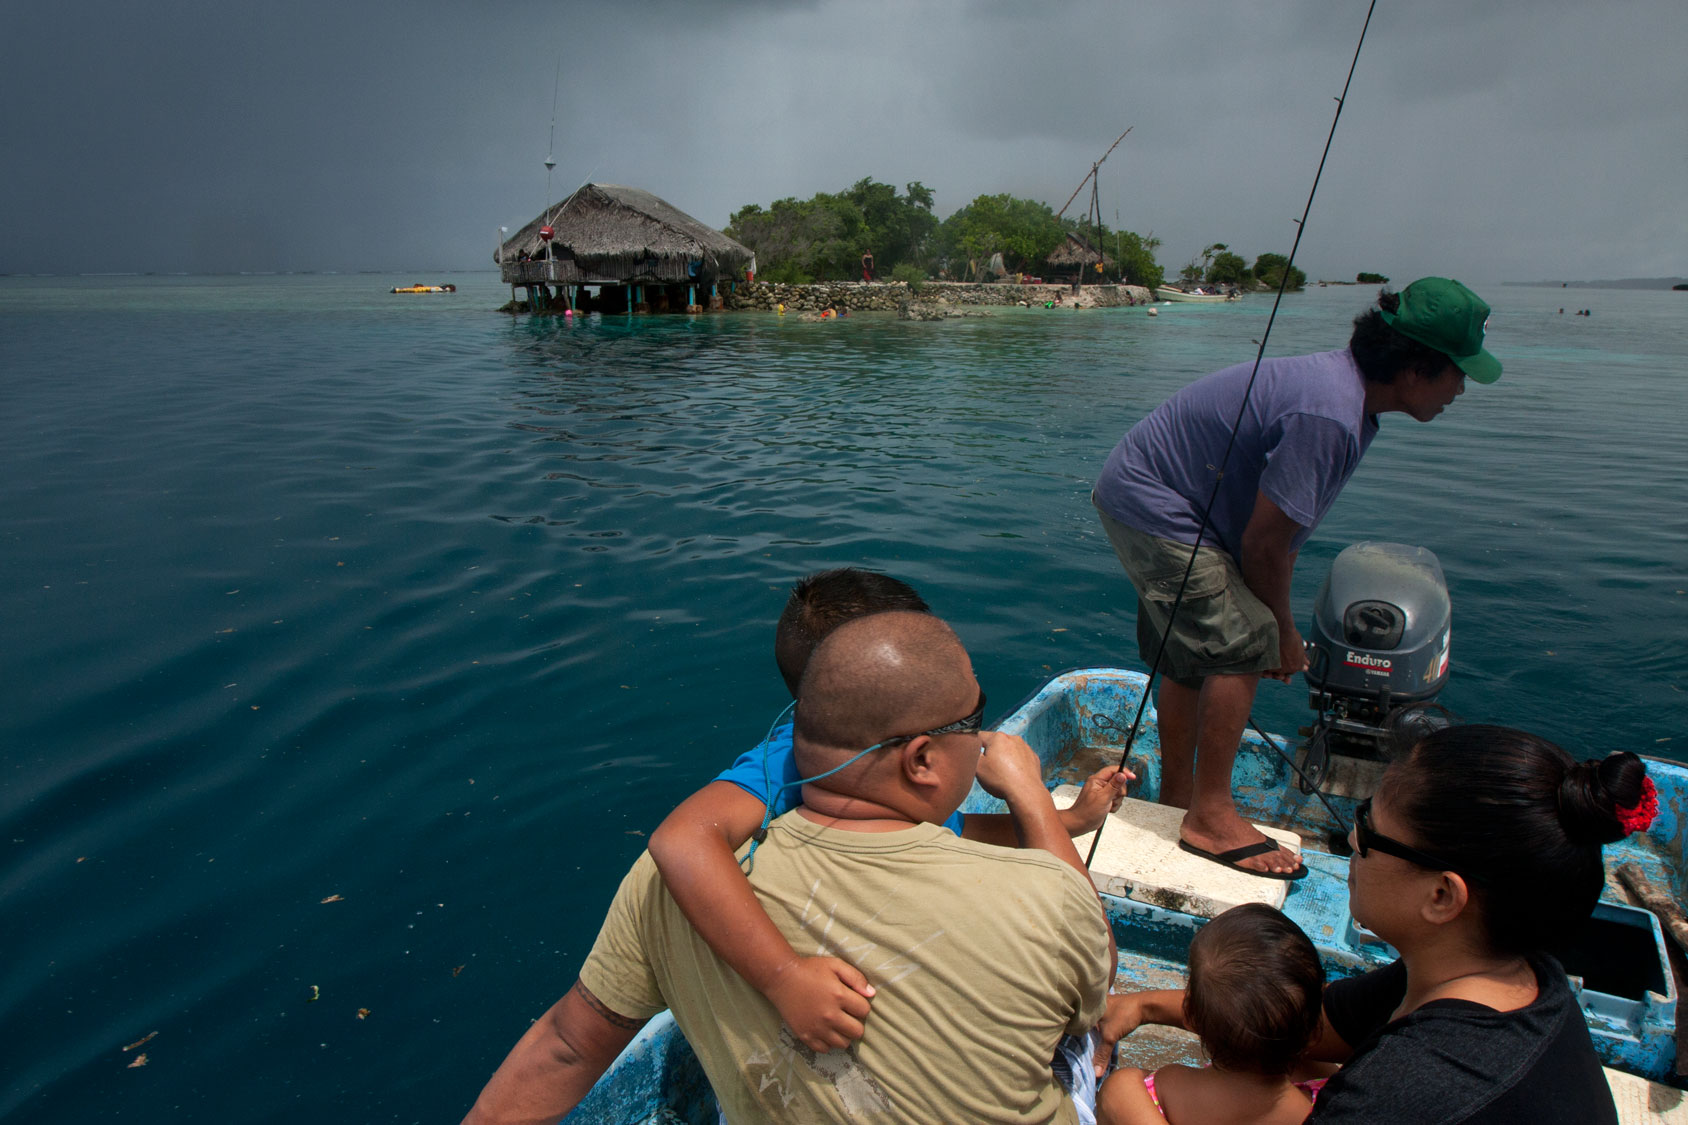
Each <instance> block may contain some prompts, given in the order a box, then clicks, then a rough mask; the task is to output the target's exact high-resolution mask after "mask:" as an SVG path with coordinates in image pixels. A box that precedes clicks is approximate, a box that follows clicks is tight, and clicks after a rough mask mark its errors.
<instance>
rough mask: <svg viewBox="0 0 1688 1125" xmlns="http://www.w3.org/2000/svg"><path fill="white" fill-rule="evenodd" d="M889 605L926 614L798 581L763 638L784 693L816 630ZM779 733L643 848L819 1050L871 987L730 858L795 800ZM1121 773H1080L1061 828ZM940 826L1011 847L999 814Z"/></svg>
mask: <svg viewBox="0 0 1688 1125" xmlns="http://www.w3.org/2000/svg"><path fill="white" fill-rule="evenodd" d="M892 610H903V611H912V612H917V613H929V612H931V610H930V607H929V606H927V604H926V603H925V601H923V600H922V599H921V597H920V595H919V594H917V593H916V592H915V591H914V589H913V588H912V587H910V586H909V585H908V584H906V583H904V582H900V581H898V580H897V579H895V578H892V577H890V576H888V575H884V574H876V573H874V572H872V571H866V570H858V569H855V568H853V567H846V568H844V569H841V570H828V571H822V572H820V573H817V574H811V575H809V576H808V577H806V578H804V579H802V580H801V581H799V582H798V583H797V585H796V586H794V587H793V588H792V591H791V597H790V598H789V599H788V600H787V602H786V605H785V610H784V612H783V613H781V614H780V620H779V626H778V629H777V631H776V633H775V636H774V658H775V661H776V662H777V663H778V664H779V669H780V675H781V676H783V677H784V678H785V684H786V687H787V688H788V689H789V690H790V692H791V694H792V697H793V698H795V697H796V695H797V686H798V683H799V682H800V681H801V680H802V678H803V669H804V668H805V667H806V666H807V665H808V662H809V654H810V653H811V652H813V651H814V648H815V646H816V645H817V644H819V643H820V641H821V639H822V638H823V637H825V636H826V635H827V634H828V633H830V632H832V630H834V629H836V628H837V627H838V626H840V625H842V624H844V622H846V621H851V620H854V619H855V618H857V617H865V616H867V615H868V614H871V613H884V612H888V611H892ZM781 718H782V720H784V719H785V716H782V717H781ZM791 731H792V725H791V723H790V722H789V721H782V722H781V723H780V724H778V725H776V726H775V728H774V729H773V730H772V731H770V732H769V734H768V737H767V739H766V740H765V741H764V742H763V743H762V744H761V745H759V746H757V747H756V748H755V749H753V750H751V751H749V752H748V753H746V754H744V755H742V756H741V757H740V758H739V759H738V761H736V762H734V763H733V765H732V767H731V768H730V769H728V770H726V771H724V772H723V773H721V774H720V775H719V776H718V777H717V778H716V779H715V780H714V781H712V782H710V783H709V784H708V785H706V786H704V787H703V788H702V789H700V790H698V791H697V792H696V793H694V794H692V795H691V796H690V797H688V798H686V800H684V801H683V802H681V803H680V805H679V806H678V807H677V808H676V809H675V810H674V811H673V812H671V813H669V814H668V818H667V819H666V820H664V821H663V822H662V824H661V825H660V826H658V828H657V829H656V831H655V832H652V833H651V842H650V852H651V858H653V859H654V860H655V861H656V865H657V869H658V870H659V871H660V872H661V873H662V880H663V883H664V885H665V886H666V887H667V888H668V891H669V893H670V894H672V895H673V896H674V901H675V902H676V903H677V904H678V905H679V907H680V909H681V911H682V912H683V913H684V914H685V916H686V919H687V920H688V921H689V922H691V924H692V926H693V928H695V929H696V930H697V932H698V934H699V935H700V936H701V937H702V938H703V939H704V940H705V941H706V942H708V943H709V947H710V948H711V949H713V950H714V951H715V953H716V955H717V956H719V957H720V958H721V959H722V960H723V961H725V962H726V963H727V964H728V965H730V966H731V967H732V968H733V969H734V971H736V972H737V973H738V974H739V975H740V976H742V977H743V978H744V979H745V980H746V981H748V982H750V984H752V985H753V986H755V988H756V990H757V991H759V992H760V993H762V995H763V996H765V997H766V998H767V999H768V1001H769V1002H770V1003H772V1004H773V1005H774V1007H775V1008H776V1009H778V1011H779V1013H780V1017H781V1018H782V1019H783V1020H784V1021H785V1023H786V1025H787V1026H789V1027H790V1028H791V1031H792V1033H793V1034H794V1035H795V1036H796V1037H797V1038H798V1039H799V1040H800V1041H801V1042H802V1043H803V1044H804V1045H805V1046H807V1047H809V1048H810V1049H811V1050H814V1051H823V1052H824V1051H830V1050H835V1049H837V1048H840V1047H847V1046H849V1045H850V1043H852V1042H853V1041H855V1040H856V1039H859V1038H860V1037H861V1034H862V1030H863V1024H862V1021H863V1020H865V1019H866V1018H867V1014H868V1001H869V1000H870V999H871V998H872V996H873V987H872V986H871V985H870V984H869V983H868V980H867V978H866V977H865V976H863V975H862V973H861V971H860V970H859V969H857V968H856V967H855V966H854V965H852V964H850V963H849V962H848V961H844V960H842V959H840V958H837V957H802V956H799V955H798V953H797V951H796V950H794V949H792V947H791V943H790V942H788V941H787V940H786V939H785V936H784V935H783V934H781V933H780V931H779V930H778V929H777V928H776V927H775V926H774V924H773V922H771V921H769V919H768V916H767V914H766V913H765V912H764V911H763V909H762V906H761V904H760V903H759V902H758V901H757V900H756V895H755V892H754V891H752V890H751V887H750V882H749V880H748V879H747V878H746V877H745V873H744V871H743V870H742V869H741V868H740V867H739V863H738V860H737V859H736V858H735V852H736V851H737V850H738V848H739V847H741V846H742V845H743V844H744V843H745V842H746V841H747V840H749V839H750V838H751V837H752V836H753V835H754V834H755V833H756V832H757V830H758V829H760V828H761V827H762V825H763V823H764V813H766V814H767V815H768V817H769V818H770V819H771V818H772V817H777V816H779V815H781V814H782V813H785V812H787V811H789V810H790V809H792V808H794V807H796V806H797V805H798V804H800V803H801V802H802V790H801V788H800V787H799V786H797V785H795V784H792V783H794V782H797V781H798V780H800V777H799V774H798V772H797V765H796V762H795V760H794V759H793V756H792V748H791ZM1129 780H1130V774H1129V773H1126V774H1122V773H1121V772H1120V771H1119V769H1118V767H1115V766H1108V767H1105V768H1103V769H1101V770H1098V771H1097V772H1096V773H1094V774H1092V775H1091V776H1090V777H1089V778H1088V779H1087V780H1086V781H1085V783H1084V788H1083V791H1082V792H1081V793H1080V795H1079V798H1078V800H1077V801H1076V802H1075V803H1074V804H1073V806H1072V807H1071V808H1069V809H1064V810H1062V812H1061V820H1062V824H1063V825H1064V827H1065V828H1066V829H1067V831H1068V832H1069V833H1070V834H1071V835H1073V836H1082V835H1083V834H1084V833H1086V832H1090V831H1093V830H1094V829H1095V828H1096V827H1097V826H1098V825H1099V824H1101V822H1102V820H1103V819H1104V818H1105V817H1106V816H1107V814H1108V813H1109V812H1111V811H1112V810H1114V809H1116V808H1118V807H1119V804H1120V801H1121V800H1122V799H1123V798H1124V796H1125V785H1126V782H1127V781H1129ZM783 786H790V787H789V788H782V787H783ZM944 824H945V827H947V828H949V829H950V830H951V831H953V832H955V833H956V834H957V835H960V836H965V837H967V838H968V839H971V840H978V841H981V842H983V843H990V844H1000V845H1002V846H1004V847H1016V846H1018V840H1017V838H1016V835H1015V830H1014V825H1013V820H1012V818H1011V817H1009V816H1008V815H1006V814H994V815H993V814H984V815H981V814H971V815H967V816H963V815H962V814H961V813H959V812H957V813H955V814H954V815H953V816H951V817H950V818H949V819H948V820H947V821H945V822H944Z"/></svg>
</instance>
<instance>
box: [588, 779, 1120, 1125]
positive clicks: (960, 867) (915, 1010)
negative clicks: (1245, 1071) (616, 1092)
mask: <svg viewBox="0 0 1688 1125" xmlns="http://www.w3.org/2000/svg"><path fill="white" fill-rule="evenodd" d="M750 882H751V885H752V886H753V887H755V889H756V893H757V897H758V898H759V899H760V900H761V902H762V905H763V907H764V909H766V910H767V912H768V915H769V917H770V918H772V919H773V921H774V924H775V925H776V926H778V927H779V929H780V931H781V932H782V933H784V934H785V936H786V938H787V939H788V940H789V941H790V942H791V944H792V946H793V948H795V949H796V950H797V952H798V954H799V955H802V956H832V957H838V958H841V959H843V960H845V961H848V962H850V963H851V964H853V965H855V966H856V967H857V968H859V969H860V970H861V971H862V973H863V974H865V975H866V976H867V979H868V981H869V983H871V984H872V985H873V986H874V988H875V989H876V993H877V994H876V995H875V996H874V998H873V1001H872V1004H873V1009H872V1013H871V1014H870V1015H869V1016H868V1019H867V1025H866V1026H867V1030H866V1033H865V1034H864V1035H863V1036H862V1038H861V1039H860V1040H859V1041H858V1042H857V1043H855V1044H854V1045H853V1046H852V1047H850V1048H849V1049H848V1050H844V1051H831V1052H828V1053H826V1054H821V1055H817V1054H816V1053H815V1052H813V1051H811V1050H809V1049H808V1048H806V1047H804V1046H803V1045H802V1044H801V1043H799V1042H798V1041H797V1039H796V1038H795V1037H794V1036H793V1035H792V1034H791V1032H790V1031H789V1030H788V1029H786V1028H785V1027H784V1026H783V1025H782V1023H781V1021H780V1018H779V1013H778V1012H777V1011H776V1010H775V1009H774V1007H773V1006H772V1005H771V1004H769V1003H768V1002H767V1001H766V1000H765V999H763V998H762V996H761V994H760V993H758V992H757V991H756V990H755V989H754V988H752V987H751V986H750V985H748V984H746V983H745V981H744V979H743V978H742V977H740V976H739V975H738V974H737V973H735V972H734V971H733V970H732V969H730V968H728V967H727V965H726V964H725V963H724V962H722V961H721V960H719V959H718V958H717V957H716V956H715V955H714V954H713V953H712V952H710V950H709V947H708V946H707V945H706V944H704V941H703V939H702V938H700V937H698V936H697V934H696V932H695V931H694V930H693V929H692V928H691V926H690V924H688V923H687V922H686V919H685V917H684V916H683V915H682V914H681V913H680V908H679V907H678V906H677V905H676V904H675V902H674V900H673V898H672V897H671V896H670V895H669V894H668V892H667V890H666V889H665V888H664V887H663V885H662V880H661V878H660V877H659V876H658V874H657V870H656V865H655V863H654V862H653V861H652V860H651V858H650V854H649V853H648V852H647V853H646V854H645V855H643V856H641V857H640V859H639V861H638V862H637V863H636V864H634V866H633V870H632V871H630V872H629V873H628V875H627V877H626V878H625V879H624V880H623V881H622V884H621V889H620V890H619V891H618V892H617V893H616V897H615V902H614V903H613V904H612V905H611V907H610V912H609V916H608V918H607V919H605V922H604V927H603V929H602V930H601V931H600V932H599V934H598V941H597V943H596V945H595V946H594V947H593V949H592V952H591V954H590V955H589V956H588V957H587V959H586V964H585V965H584V966H583V967H582V968H581V970H580V979H581V982H582V983H583V984H585V986H586V987H587V988H589V989H590V990H591V991H592V992H593V993H594V994H595V995H596V996H597V997H598V998H599V999H600V1000H602V1001H603V1002H604V1003H605V1004H606V1005H608V1006H609V1007H610V1008H612V1009H614V1010H615V1011H617V1012H620V1013H621V1014H623V1015H626V1016H631V1017H635V1018H640V1017H648V1016H652V1015H655V1014H656V1013H657V1012H659V1011H661V1010H662V1009H663V1008H670V1009H672V1010H673V1012H674V1018H675V1021H676V1022H677V1023H678V1024H679V1025H680V1030H681V1031H683V1032H684V1033H685V1036H686V1038H687V1040H688V1041H689V1042H690V1043H691V1045H692V1048H693V1050H695V1051H696V1052H697V1056H698V1059H699V1060H700V1061H701V1062H702V1064H703V1068H704V1071H705V1073H707V1074H708V1075H709V1080H710V1083H711V1084H712V1085H713V1086H714V1088H715V1092H716V1095H717V1097H719V1098H720V1101H721V1105H722V1108H723V1109H724V1110H725V1111H726V1116H727V1120H728V1122H730V1123H731V1125H744V1123H749V1122H755V1121H768V1120H772V1121H820V1120H827V1121H852V1122H853V1121H871V1122H885V1123H897V1122H908V1123H910V1125H930V1123H931V1122H938V1121H946V1122H947V1121H978V1122H996V1121H1001V1122H1010V1121H1012V1122H1021V1123H1026V1122H1046V1121H1060V1122H1071V1121H1074V1120H1075V1118H1074V1115H1073V1107H1072V1103H1071V1101H1070V1100H1069V1099H1068V1098H1067V1095H1066V1093H1065V1091H1063V1090H1062V1089H1061V1087H1060V1085H1059V1084H1058V1083H1057V1082H1056V1080H1055V1077H1054V1074H1053V1072H1052V1071H1051V1069H1050V1060H1051V1059H1052V1058H1053V1057H1054V1053H1055V1045H1056V1043H1057V1042H1058V1041H1059V1040H1060V1038H1061V1036H1062V1035H1063V1034H1065V1033H1068V1032H1071V1033H1074V1034H1082V1033H1083V1032H1085V1031H1087V1030H1089V1028H1090V1027H1091V1026H1093V1025H1094V1024H1095V1023H1096V1022H1097V1020H1099V1019H1100V1018H1101V1016H1102V1011H1103V1007H1104V1005H1105V1002H1106V998H1107V989H1108V983H1109V981H1110V979H1111V978H1112V975H1113V966H1112V965H1109V964H1108V934H1107V928H1106V923H1105V922H1104V920H1103V917H1102V911H1101V907H1100V906H1099V904H1098V903H1097V901H1096V892H1095V890H1094V889H1093V888H1092V887H1091V885H1090V883H1089V881H1088V880H1086V879H1085V878H1084V877H1083V876H1082V875H1080V874H1079V873H1078V872H1077V871H1075V870H1073V869H1072V868H1071V867H1069V866H1067V865H1066V864H1064V863H1062V862H1061V861H1059V860H1057V859H1056V858H1055V857H1053V856H1051V855H1049V854H1048V853H1047V852H1042V851H1035V850H1015V849H1011V848H999V847H994V846H992V845H990V844H980V843H976V842H974V841H972V840H964V839H961V838H959V837H957V836H955V835H954V834H953V833H951V832H950V831H949V830H948V829H945V828H941V827H939V826H937V825H934V824H920V825H916V826H914V827H912V828H908V829H904V830H901V831H897V832H851V831H846V830H843V829H837V828H826V827H822V826H820V825H818V824H815V823H813V822H811V821H809V820H807V819H805V818H804V817H803V816H802V815H801V814H800V813H798V812H791V813H787V814H786V815H785V816H783V817H781V818H780V819H779V820H777V821H775V822H774V823H773V825H772V826H771V828H770V829H769V832H768V838H767V841H766V842H765V843H764V844H762V846H761V847H760V848H759V849H758V850H757V852H756V859H755V865H754V869H753V871H752V872H751V876H750Z"/></svg>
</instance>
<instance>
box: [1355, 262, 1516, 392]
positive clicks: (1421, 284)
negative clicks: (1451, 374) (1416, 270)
mask: <svg viewBox="0 0 1688 1125" xmlns="http://www.w3.org/2000/svg"><path fill="white" fill-rule="evenodd" d="M1383 323H1385V324H1387V325H1389V327H1391V328H1393V329H1394V330H1395V331H1397V332H1399V333H1400V334H1401V335H1403V336H1405V337H1406V338H1407V339H1409V340H1417V341H1418V342H1419V343H1421V344H1423V345H1424V346H1425V347H1427V348H1435V349H1436V350H1437V351H1439V352H1441V353H1442V354H1443V355H1445V356H1447V357H1448V358H1449V359H1451V360H1453V361H1454V366H1456V367H1458V368H1459V369H1460V370H1461V371H1463V372H1465V373H1466V375H1468V376H1470V377H1471V378H1473V379H1475V380H1477V381H1478V382H1479V383H1492V382H1494V381H1495V380H1496V379H1499V378H1500V360H1498V359H1496V358H1495V357H1494V356H1492V355H1490V354H1489V353H1488V352H1486V351H1484V350H1483V331H1484V329H1486V328H1487V327H1488V325H1489V306H1488V305H1486V304H1484V303H1483V299H1482V298H1481V297H1479V296H1477V294H1475V293H1473V292H1472V291H1471V290H1469V289H1467V288H1466V287H1465V286H1463V285H1461V284H1460V283H1459V282H1457V281H1453V280H1450V279H1449V278H1446V277H1421V278H1419V279H1418V280H1417V281H1415V282H1413V283H1412V284H1411V285H1409V286H1407V287H1406V288H1405V289H1403V290H1401V303H1400V305H1399V307H1397V308H1396V310H1395V311H1394V312H1385V313H1383Z"/></svg>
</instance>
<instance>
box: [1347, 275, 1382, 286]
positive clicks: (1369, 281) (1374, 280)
mask: <svg viewBox="0 0 1688 1125" xmlns="http://www.w3.org/2000/svg"><path fill="white" fill-rule="evenodd" d="M1354 280H1355V281H1357V282H1359V283H1360V284H1361V285H1388V284H1389V279H1388V278H1387V277H1384V276H1383V275H1382V274H1380V273H1361V274H1356V275H1355V277H1354Z"/></svg>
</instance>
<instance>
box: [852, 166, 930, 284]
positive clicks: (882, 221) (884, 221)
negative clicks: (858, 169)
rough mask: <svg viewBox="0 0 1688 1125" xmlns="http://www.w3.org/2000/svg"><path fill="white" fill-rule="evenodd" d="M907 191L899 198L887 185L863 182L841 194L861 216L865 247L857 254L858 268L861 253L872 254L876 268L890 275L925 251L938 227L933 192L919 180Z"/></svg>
mask: <svg viewBox="0 0 1688 1125" xmlns="http://www.w3.org/2000/svg"><path fill="white" fill-rule="evenodd" d="M907 187H908V194H907V195H898V194H897V189H896V188H894V187H892V186H891V185H890V184H881V183H875V182H874V181H873V180H872V179H871V178H866V179H861V180H857V181H856V182H855V184H853V185H852V186H851V187H850V189H849V190H848V191H846V192H844V193H843V196H844V198H846V199H848V200H849V201H850V202H851V203H853V204H854V205H855V206H856V209H857V210H858V211H860V212H861V216H862V228H863V229H862V238H863V241H864V243H865V244H864V245H863V247H862V251H861V252H858V253H857V254H856V259H857V262H858V264H859V262H860V259H861V253H862V252H868V251H871V252H872V254H873V261H874V265H875V267H876V268H877V269H879V270H880V271H882V272H886V273H889V272H891V271H893V270H894V269H895V268H896V267H897V266H899V265H901V264H903V263H904V262H912V261H915V260H916V259H917V258H919V257H920V255H921V254H922V252H923V251H924V250H925V249H926V243H927V241H928V239H930V238H931V236H932V232H933V231H934V230H935V229H937V226H938V219H937V216H935V215H933V214H932V189H931V188H928V187H926V186H925V185H924V184H922V183H921V182H920V181H919V180H916V181H914V182H913V183H911V184H909V185H907Z"/></svg>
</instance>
